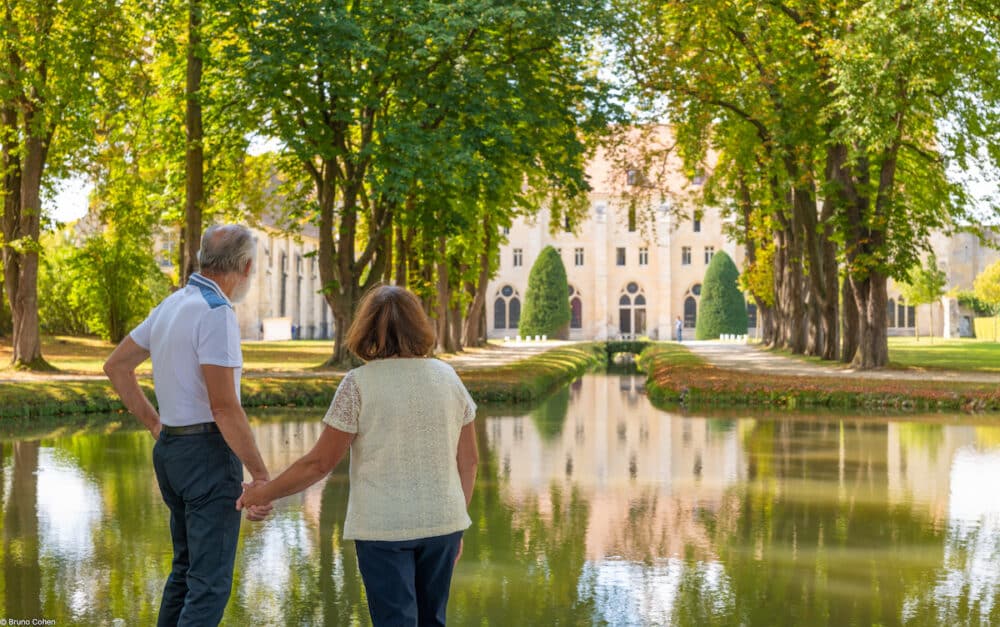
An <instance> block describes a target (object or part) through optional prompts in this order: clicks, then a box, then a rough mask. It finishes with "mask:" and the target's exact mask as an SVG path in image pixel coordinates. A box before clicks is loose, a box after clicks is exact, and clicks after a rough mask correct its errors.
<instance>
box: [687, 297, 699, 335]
mask: <svg viewBox="0 0 1000 627" xmlns="http://www.w3.org/2000/svg"><path fill="white" fill-rule="evenodd" d="M697 321H698V301H696V300H695V299H694V296H688V297H687V298H685V299H684V328H686V329H693V328H694V326H695V323H697Z"/></svg>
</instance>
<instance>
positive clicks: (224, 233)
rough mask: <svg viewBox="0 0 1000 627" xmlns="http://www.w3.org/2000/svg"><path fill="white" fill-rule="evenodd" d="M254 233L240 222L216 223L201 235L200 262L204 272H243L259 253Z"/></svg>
mask: <svg viewBox="0 0 1000 627" xmlns="http://www.w3.org/2000/svg"><path fill="white" fill-rule="evenodd" d="M255 243H256V242H255V241H254V237H253V233H251V232H250V229H248V228H247V227H245V226H242V225H240V224H216V225H213V226H210V227H208V228H207V229H205V234H204V235H202V236H201V250H199V251H198V263H199V265H201V271H202V272H211V273H214V274H228V273H231V272H243V270H244V268H246V265H247V262H250V261H253V260H254V257H255V255H256V253H257V248H256V246H255Z"/></svg>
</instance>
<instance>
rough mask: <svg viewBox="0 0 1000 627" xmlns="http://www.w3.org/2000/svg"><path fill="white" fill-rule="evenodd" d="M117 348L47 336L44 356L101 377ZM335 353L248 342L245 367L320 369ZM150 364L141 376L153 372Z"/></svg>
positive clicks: (3, 341) (5, 359) (298, 344)
mask: <svg viewBox="0 0 1000 627" xmlns="http://www.w3.org/2000/svg"><path fill="white" fill-rule="evenodd" d="M113 348H114V345H113V344H111V343H109V342H105V341H103V340H100V339H97V338H94V337H70V336H43V337H42V355H43V356H44V357H45V359H47V360H48V361H49V363H50V364H52V365H53V366H55V367H56V368H58V369H59V370H60V371H61V372H64V373H67V374H101V366H102V364H103V363H104V360H105V359H106V358H107V356H108V355H109V354H110V353H111V350H112V349H113ZM332 352H333V342H332V341H330V340H296V341H288V342H244V343H243V365H244V369H245V370H247V371H251V372H288V371H300V370H310V369H318V368H319V367H320V365H321V364H322V363H323V362H324V361H326V359H327V358H329V356H330V355H331V354H332ZM10 357H11V348H10V340H9V338H0V363H2V364H7V363H9V362H10ZM149 371H150V364H149V362H148V361H147V362H146V363H145V364H143V365H142V366H141V367H140V368H139V372H140V373H142V372H149Z"/></svg>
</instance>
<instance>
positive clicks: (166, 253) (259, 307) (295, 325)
mask: <svg viewBox="0 0 1000 627" xmlns="http://www.w3.org/2000/svg"><path fill="white" fill-rule="evenodd" d="M250 230H251V231H252V232H253V234H254V240H255V246H256V251H257V253H256V254H257V267H256V269H255V270H254V274H253V276H252V277H251V279H250V280H251V285H250V290H249V291H248V292H247V296H246V298H245V299H244V300H243V301H242V302H240V303H236V304H235V306H234V309H235V311H236V317H237V319H238V320H239V323H240V337H241V338H242V339H244V340H265V339H266V340H287V339H302V340H321V339H330V338H332V337H333V311H332V310H331V309H330V306H329V305H328V304H327V302H326V299H325V298H324V297H323V295H322V294H321V293H320V291H321V288H322V281H321V280H320V277H319V265H318V264H319V262H318V260H317V254H316V253H317V251H318V249H319V239H318V236H317V233H316V230H315V228H313V227H305V228H303V229H301V230H300V231H299V232H296V233H294V234H290V233H289V230H288V229H282V228H280V227H279V225H277V224H276V223H275V222H274V221H273V220H265V221H264V223H263V224H262V225H260V226H257V227H251V229H250ZM176 239H177V238H176V234H165V235H163V236H161V237H159V238H157V243H156V247H157V252H156V255H157V259H158V260H159V264H160V268H161V269H162V270H163V271H164V272H165V273H167V274H173V272H174V265H173V264H174V262H175V260H176V252H175V250H174V242H175V241H176Z"/></svg>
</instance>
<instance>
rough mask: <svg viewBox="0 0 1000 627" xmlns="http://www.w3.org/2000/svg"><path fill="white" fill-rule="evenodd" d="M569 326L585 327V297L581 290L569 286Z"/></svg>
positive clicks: (574, 327) (572, 327)
mask: <svg viewBox="0 0 1000 627" xmlns="http://www.w3.org/2000/svg"><path fill="white" fill-rule="evenodd" d="M569 312H570V317H569V328H571V329H582V328H583V298H582V297H581V296H580V291H579V290H578V289H576V288H575V287H573V286H572V285H570V286H569Z"/></svg>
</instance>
